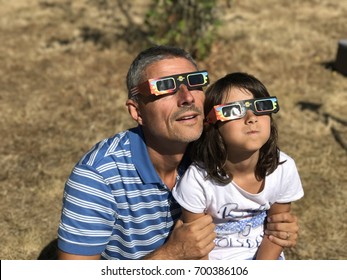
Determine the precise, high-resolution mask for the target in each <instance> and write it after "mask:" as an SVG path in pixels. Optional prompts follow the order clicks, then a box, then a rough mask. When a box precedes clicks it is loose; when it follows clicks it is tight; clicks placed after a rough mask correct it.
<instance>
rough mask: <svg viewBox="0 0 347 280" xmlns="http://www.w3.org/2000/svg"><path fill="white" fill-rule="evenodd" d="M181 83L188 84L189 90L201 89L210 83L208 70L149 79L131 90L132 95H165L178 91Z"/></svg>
mask: <svg viewBox="0 0 347 280" xmlns="http://www.w3.org/2000/svg"><path fill="white" fill-rule="evenodd" d="M181 84H184V85H186V86H187V88H188V89H189V90H194V89H199V88H201V87H203V86H207V85H208V84H209V78H208V72H207V71H206V70H203V71H197V72H190V73H184V74H178V75H172V76H166V77H161V78H156V79H149V80H147V81H145V82H143V83H141V84H139V85H137V86H136V87H133V88H132V89H131V90H130V95H131V97H133V96H135V95H137V94H141V95H145V96H149V95H152V94H154V95H163V94H172V93H175V92H176V91H178V89H179V87H180V85H181Z"/></svg>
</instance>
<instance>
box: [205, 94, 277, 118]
mask: <svg viewBox="0 0 347 280" xmlns="http://www.w3.org/2000/svg"><path fill="white" fill-rule="evenodd" d="M279 109H280V107H279V104H278V101H277V97H276V96H271V97H262V98H255V99H247V100H241V101H236V102H231V103H227V104H222V105H216V106H214V107H213V108H212V110H211V111H210V112H209V113H208V115H207V117H206V121H207V122H208V123H211V124H215V123H216V122H217V121H221V122H225V121H232V120H237V119H242V118H243V117H244V116H245V115H246V112H247V110H252V112H253V113H254V114H255V115H257V116H261V115H268V114H270V113H277V112H278V110H279Z"/></svg>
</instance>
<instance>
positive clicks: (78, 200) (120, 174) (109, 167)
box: [58, 127, 189, 259]
mask: <svg viewBox="0 0 347 280" xmlns="http://www.w3.org/2000/svg"><path fill="white" fill-rule="evenodd" d="M188 164H189V162H188V161H185V162H184V163H183V164H181V166H180V168H179V170H178V173H179V176H181V175H182V174H183V173H184V171H185V170H186V168H187V166H188ZM179 216H180V207H179V205H178V204H177V202H176V201H175V200H174V198H173V197H172V194H171V191H170V190H169V189H168V188H167V187H166V186H165V184H164V183H163V182H162V180H161V179H160V177H159V176H158V174H157V172H156V171H155V169H154V166H153V164H152V162H151V160H150V158H149V155H148V152H147V148H146V146H145V144H144V140H143V134H142V130H141V128H140V127H136V128H133V129H130V130H126V131H123V132H121V133H118V134H116V135H115V136H114V137H112V138H109V139H105V140H103V141H101V142H99V143H98V144H97V145H95V146H94V148H93V149H91V150H90V151H89V152H88V153H87V154H86V155H85V156H84V157H83V158H82V159H81V161H80V162H79V163H77V165H76V166H75V168H74V169H73V171H72V173H71V175H70V177H69V178H68V180H67V182H66V185H65V190H64V197H63V211H62V216H61V222H60V225H59V229H58V237H59V239H58V247H59V248H60V249H61V250H62V251H65V252H67V253H71V254H78V255H95V254H100V253H101V257H102V258H103V259H139V258H142V257H143V256H145V255H147V254H149V253H150V252H152V251H153V250H155V249H157V248H159V247H160V246H161V245H162V244H163V243H164V242H165V240H166V238H167V237H168V235H169V233H170V230H171V228H172V226H173V224H174V222H175V221H176V220H177V219H178V218H179Z"/></svg>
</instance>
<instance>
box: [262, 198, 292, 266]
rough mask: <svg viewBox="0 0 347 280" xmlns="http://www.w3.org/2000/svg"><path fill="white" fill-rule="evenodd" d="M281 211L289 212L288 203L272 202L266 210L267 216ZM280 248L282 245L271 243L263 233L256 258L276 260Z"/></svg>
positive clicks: (280, 250) (281, 248)
mask: <svg viewBox="0 0 347 280" xmlns="http://www.w3.org/2000/svg"><path fill="white" fill-rule="evenodd" d="M283 212H290V203H274V204H273V205H272V206H271V207H270V209H269V211H268V216H270V215H273V214H278V213H283ZM282 250H283V247H282V246H279V245H277V244H275V243H273V242H272V241H271V240H270V239H269V236H268V235H265V234H264V238H263V241H262V242H261V244H260V246H259V249H258V252H257V257H256V259H257V260H277V259H278V257H279V256H280V254H281V252H282Z"/></svg>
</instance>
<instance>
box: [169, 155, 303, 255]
mask: <svg viewBox="0 0 347 280" xmlns="http://www.w3.org/2000/svg"><path fill="white" fill-rule="evenodd" d="M282 161H285V163H283V164H280V165H279V166H278V167H277V169H276V170H275V171H274V172H273V173H272V174H270V175H268V176H266V178H265V185H264V188H263V190H262V191H261V192H260V193H257V194H251V193H248V192H246V191H244V190H243V189H242V188H240V187H239V186H238V185H237V184H235V182H233V181H232V182H231V183H229V184H227V185H218V184H216V183H215V182H212V181H211V180H206V179H205V178H206V175H207V173H206V171H205V170H203V169H201V168H199V167H198V166H197V165H195V164H192V165H190V166H189V168H188V169H187V171H186V172H185V174H184V175H183V177H182V178H181V180H180V181H179V183H178V185H177V186H176V187H175V188H174V189H173V191H172V193H173V196H174V197H175V199H176V200H177V202H178V203H179V204H180V205H181V206H182V207H183V208H185V209H187V210H188V211H190V212H193V213H208V214H210V215H212V217H213V220H214V223H215V224H216V233H217V238H216V239H215V244H216V247H215V249H214V250H212V252H211V253H210V254H209V259H250V258H253V257H254V255H255V253H256V251H257V249H258V247H259V245H260V243H261V241H262V239H263V233H264V220H265V218H266V210H268V209H269V208H270V206H271V205H272V204H273V203H275V202H277V203H288V202H292V201H295V200H298V199H300V198H301V197H303V195H304V191H303V188H302V185H301V180H300V177H299V173H298V171H297V168H296V165H295V162H294V160H293V159H292V158H291V157H289V156H288V155H286V154H285V153H283V152H280V162H282Z"/></svg>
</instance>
